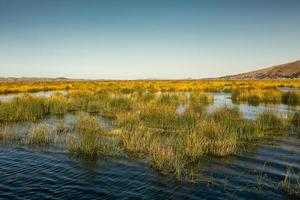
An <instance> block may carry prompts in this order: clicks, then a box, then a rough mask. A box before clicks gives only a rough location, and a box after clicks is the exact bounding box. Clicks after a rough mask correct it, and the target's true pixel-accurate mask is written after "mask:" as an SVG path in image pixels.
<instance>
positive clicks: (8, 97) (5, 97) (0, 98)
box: [0, 91, 67, 102]
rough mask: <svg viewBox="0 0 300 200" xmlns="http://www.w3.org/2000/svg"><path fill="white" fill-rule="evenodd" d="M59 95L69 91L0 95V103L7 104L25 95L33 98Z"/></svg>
mask: <svg viewBox="0 0 300 200" xmlns="http://www.w3.org/2000/svg"><path fill="white" fill-rule="evenodd" d="M55 93H59V94H63V95H65V94H67V91H41V92H32V93H17V94H6V95H0V102H7V101H9V100H11V99H13V98H15V97H21V96H23V95H24V94H29V95H31V96H37V97H45V98H47V97H50V96H51V95H53V94H55Z"/></svg>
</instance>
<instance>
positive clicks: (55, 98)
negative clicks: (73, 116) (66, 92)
mask: <svg viewBox="0 0 300 200" xmlns="http://www.w3.org/2000/svg"><path fill="white" fill-rule="evenodd" d="M46 103H47V106H48V109H49V113H51V114H59V115H61V114H65V113H66V112H67V110H68V100H67V99H66V97H64V96H63V95H61V94H54V95H52V96H51V97H49V98H48V99H47V102H46Z"/></svg>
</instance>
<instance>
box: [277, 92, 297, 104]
mask: <svg viewBox="0 0 300 200" xmlns="http://www.w3.org/2000/svg"><path fill="white" fill-rule="evenodd" d="M281 99H282V103H284V104H287V105H298V104H300V93H299V92H298V93H297V92H284V93H283V94H282V97H281Z"/></svg>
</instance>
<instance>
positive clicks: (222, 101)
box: [208, 93, 300, 119]
mask: <svg viewBox="0 0 300 200" xmlns="http://www.w3.org/2000/svg"><path fill="white" fill-rule="evenodd" d="M212 95H213V97H214V102H213V104H212V105H210V106H209V107H208V111H213V110H215V109H216V108H219V107H223V106H227V107H238V108H239V110H240V111H241V112H242V113H243V115H244V117H245V118H246V119H255V118H256V116H257V115H258V114H260V113H262V112H265V111H272V112H274V113H277V114H278V115H280V116H282V117H285V118H286V117H288V116H289V115H291V114H292V113H294V112H295V111H297V110H300V106H289V105H284V104H260V105H258V106H253V105H248V104H242V103H241V104H234V103H233V102H232V99H231V94H230V93H213V94H212Z"/></svg>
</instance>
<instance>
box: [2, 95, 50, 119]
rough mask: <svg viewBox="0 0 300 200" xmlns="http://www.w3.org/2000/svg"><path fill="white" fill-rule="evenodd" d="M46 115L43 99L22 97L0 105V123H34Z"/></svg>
mask: <svg viewBox="0 0 300 200" xmlns="http://www.w3.org/2000/svg"><path fill="white" fill-rule="evenodd" d="M47 113H48V107H47V106H46V103H45V99H44V98H40V97H32V96H28V95H24V96H22V97H15V98H13V99H12V100H11V101H9V102H5V103H1V104H0V121H2V122H8V121H26V120H28V121H36V120H38V119H41V118H43V117H44V116H45V115H46V114H47Z"/></svg>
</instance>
